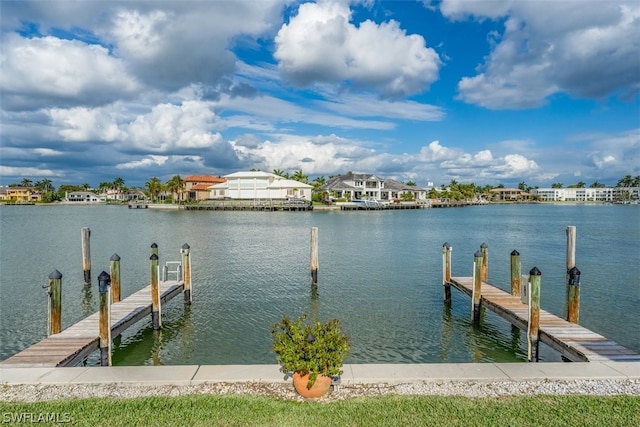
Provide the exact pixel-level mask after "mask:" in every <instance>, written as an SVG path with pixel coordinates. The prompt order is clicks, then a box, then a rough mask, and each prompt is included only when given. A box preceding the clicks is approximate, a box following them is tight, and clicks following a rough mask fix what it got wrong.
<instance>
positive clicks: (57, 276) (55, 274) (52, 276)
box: [49, 270, 62, 279]
mask: <svg viewBox="0 0 640 427" xmlns="http://www.w3.org/2000/svg"><path fill="white" fill-rule="evenodd" d="M49 279H62V273H60V272H59V271H58V270H53V271H52V272H51V274H49Z"/></svg>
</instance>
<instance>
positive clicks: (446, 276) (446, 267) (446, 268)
mask: <svg viewBox="0 0 640 427" xmlns="http://www.w3.org/2000/svg"><path fill="white" fill-rule="evenodd" d="M451 250H452V248H451V245H450V244H449V242H444V244H443V245H442V286H443V287H444V302H445V303H446V304H451V285H450V283H449V282H451Z"/></svg>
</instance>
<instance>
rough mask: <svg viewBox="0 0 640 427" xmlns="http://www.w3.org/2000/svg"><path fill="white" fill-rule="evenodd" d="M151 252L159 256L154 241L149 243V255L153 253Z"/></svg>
mask: <svg viewBox="0 0 640 427" xmlns="http://www.w3.org/2000/svg"><path fill="white" fill-rule="evenodd" d="M153 254H156V256H158V257H159V256H160V255H159V254H158V244H157V243H155V242H154V243H152V244H151V255H153Z"/></svg>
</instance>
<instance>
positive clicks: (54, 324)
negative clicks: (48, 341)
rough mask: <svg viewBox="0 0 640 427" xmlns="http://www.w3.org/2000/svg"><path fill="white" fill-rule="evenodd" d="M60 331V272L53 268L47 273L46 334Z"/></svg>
mask: <svg viewBox="0 0 640 427" xmlns="http://www.w3.org/2000/svg"><path fill="white" fill-rule="evenodd" d="M61 331H62V273H60V272H59V271H58V270H53V271H52V272H51V274H49V325H48V335H55V334H59V333H60V332H61Z"/></svg>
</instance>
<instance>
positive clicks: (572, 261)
mask: <svg viewBox="0 0 640 427" xmlns="http://www.w3.org/2000/svg"><path fill="white" fill-rule="evenodd" d="M575 266H576V227H575V226H574V225H570V226H568V227H567V278H566V301H567V312H566V319H567V320H568V321H570V320H569V301H571V299H572V296H573V295H571V294H573V293H575V292H574V291H575V288H572V285H570V284H569V283H570V281H571V278H570V277H569V274H570V273H569V272H570V271H571V269H572V268H574V267H575ZM577 322H578V320H577V319H576V321H575V322H572V323H577Z"/></svg>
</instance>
